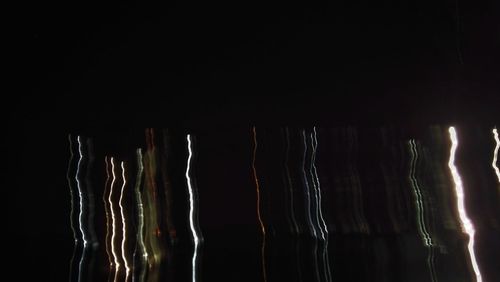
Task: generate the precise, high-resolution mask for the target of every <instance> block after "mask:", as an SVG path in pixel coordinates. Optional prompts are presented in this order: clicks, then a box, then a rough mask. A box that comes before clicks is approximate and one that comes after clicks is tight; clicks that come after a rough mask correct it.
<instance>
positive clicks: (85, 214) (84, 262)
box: [66, 135, 99, 281]
mask: <svg viewBox="0 0 500 282" xmlns="http://www.w3.org/2000/svg"><path fill="white" fill-rule="evenodd" d="M75 139H76V142H74V141H73V138H72V137H71V135H68V140H69V146H70V162H69V166H68V171H67V175H66V177H67V180H68V185H69V188H70V196H71V206H70V208H71V210H70V225H71V230H72V232H73V239H74V242H75V245H74V249H73V255H72V257H71V260H70V271H69V275H70V280H74V279H77V280H78V281H81V280H86V279H91V275H92V267H93V264H94V253H95V250H96V249H97V247H98V245H99V243H98V240H97V235H96V233H95V229H94V215H95V205H94V194H93V191H92V187H91V182H90V174H91V169H92V163H93V152H92V144H91V142H90V140H89V139H86V138H82V137H81V136H77V137H76V138H75ZM75 145H76V146H75ZM74 147H76V148H74ZM75 156H77V158H75ZM76 218H78V219H77V220H76ZM77 257H78V258H79V261H78V272H77V273H75V272H74V269H76V265H75V264H76V260H75V259H76V258H77Z"/></svg>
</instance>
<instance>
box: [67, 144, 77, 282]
mask: <svg viewBox="0 0 500 282" xmlns="http://www.w3.org/2000/svg"><path fill="white" fill-rule="evenodd" d="M68 139H69V153H70V158H69V164H68V172H67V175H66V178H67V180H68V186H69V193H70V197H71V203H70V204H71V210H70V218H69V220H70V225H71V230H72V232H73V239H74V240H75V244H74V246H73V254H72V256H71V260H70V266H69V280H70V281H72V280H73V264H74V261H75V257H76V251H77V249H78V236H77V231H76V228H75V221H74V217H75V201H74V198H75V191H74V189H75V187H74V186H73V184H72V183H73V176H72V175H71V172H72V166H73V159H74V154H73V142H72V138H71V134H69V135H68Z"/></svg>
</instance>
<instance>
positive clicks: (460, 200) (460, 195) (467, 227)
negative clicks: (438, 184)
mask: <svg viewBox="0 0 500 282" xmlns="http://www.w3.org/2000/svg"><path fill="white" fill-rule="evenodd" d="M448 131H449V133H450V139H451V149H450V160H449V162H448V167H449V168H450V171H451V175H452V176H453V182H454V183H455V194H456V196H457V207H458V214H459V216H460V222H461V225H462V230H463V232H465V233H467V235H469V243H468V244H467V249H468V251H469V256H470V259H471V263H472V268H473V269H474V273H475V274H476V281H477V282H482V281H483V279H482V278H481V272H480V271H479V266H478V264H477V261H476V255H475V254H474V234H475V232H476V230H475V229H474V225H473V224H472V221H471V220H470V219H469V218H468V217H467V213H466V211H465V205H464V190H463V184H462V178H461V177H460V174H459V173H458V170H457V167H456V166H455V153H456V150H457V147H458V139H457V132H456V131H455V127H453V126H451V127H450V128H449V129H448Z"/></svg>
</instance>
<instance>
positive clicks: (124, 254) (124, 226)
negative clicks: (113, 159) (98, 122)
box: [118, 162, 130, 281]
mask: <svg viewBox="0 0 500 282" xmlns="http://www.w3.org/2000/svg"><path fill="white" fill-rule="evenodd" d="M121 168H122V182H123V184H122V189H121V193H120V200H119V202H118V205H119V206H120V215H121V217H122V234H123V236H122V259H123V263H124V265H125V281H128V276H129V274H130V266H129V263H128V259H127V252H126V250H125V246H126V240H127V222H126V220H125V209H124V207H123V194H124V192H125V187H126V185H127V178H126V177H125V163H124V162H121Z"/></svg>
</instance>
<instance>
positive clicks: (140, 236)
mask: <svg viewBox="0 0 500 282" xmlns="http://www.w3.org/2000/svg"><path fill="white" fill-rule="evenodd" d="M137 167H138V169H137V178H136V185H135V198H136V201H137V213H138V225H137V244H138V245H139V248H140V259H139V260H140V262H141V266H140V267H141V271H140V275H139V281H144V275H145V270H146V260H147V258H148V252H147V250H146V244H145V243H144V207H143V203H142V195H141V191H140V189H141V184H142V175H143V172H144V165H143V163H142V150H141V149H140V148H139V149H137ZM136 246H137V245H136ZM134 255H135V254H134Z"/></svg>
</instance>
